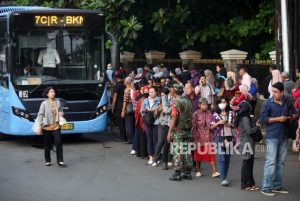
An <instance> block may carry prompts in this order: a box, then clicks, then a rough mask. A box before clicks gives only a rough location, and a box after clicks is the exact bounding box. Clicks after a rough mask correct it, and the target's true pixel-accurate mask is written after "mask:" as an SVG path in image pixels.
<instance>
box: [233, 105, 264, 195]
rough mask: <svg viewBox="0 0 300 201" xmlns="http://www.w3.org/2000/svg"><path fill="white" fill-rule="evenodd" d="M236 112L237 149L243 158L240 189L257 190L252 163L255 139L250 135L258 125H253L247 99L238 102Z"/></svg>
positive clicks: (256, 129) (255, 130) (257, 128)
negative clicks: (238, 135)
mask: <svg viewBox="0 0 300 201" xmlns="http://www.w3.org/2000/svg"><path fill="white" fill-rule="evenodd" d="M239 108H240V109H239V111H238V113H237V117H238V122H239V123H238V125H239V128H240V139H239V150H240V153H241V156H242V159H243V164H242V169H241V189H242V190H246V191H258V190H259V188H257V187H256V186H255V181H254V178H253V165H254V154H255V141H254V139H253V137H252V135H253V134H255V133H256V132H257V131H258V130H259V127H258V126H255V125H254V120H253V119H252V118H251V117H250V113H251V105H250V103H249V102H248V101H247V100H243V101H242V102H241V103H240V104H239Z"/></svg>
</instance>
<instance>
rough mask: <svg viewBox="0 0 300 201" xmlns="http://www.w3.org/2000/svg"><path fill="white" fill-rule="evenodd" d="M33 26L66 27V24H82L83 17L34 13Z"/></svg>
mask: <svg viewBox="0 0 300 201" xmlns="http://www.w3.org/2000/svg"><path fill="white" fill-rule="evenodd" d="M34 20H35V26H44V27H45V26H46V27H52V26H60V27H67V26H83V25H84V24H83V23H84V17H83V16H80V15H76V16H75V15H64V16H58V15H35V16H34Z"/></svg>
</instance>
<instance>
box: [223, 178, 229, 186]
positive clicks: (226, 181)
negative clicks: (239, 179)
mask: <svg viewBox="0 0 300 201" xmlns="http://www.w3.org/2000/svg"><path fill="white" fill-rule="evenodd" d="M229 184H230V181H228V180H227V179H225V180H223V181H222V182H221V185H222V186H227V185H229Z"/></svg>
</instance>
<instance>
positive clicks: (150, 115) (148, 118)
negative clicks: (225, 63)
mask: <svg viewBox="0 0 300 201" xmlns="http://www.w3.org/2000/svg"><path fill="white" fill-rule="evenodd" d="M153 105H155V104H153ZM148 106H149V109H151V107H150V103H149V100H148ZM142 119H143V122H144V124H147V125H152V124H153V123H154V121H155V118H154V112H150V111H147V112H144V114H143V116H142Z"/></svg>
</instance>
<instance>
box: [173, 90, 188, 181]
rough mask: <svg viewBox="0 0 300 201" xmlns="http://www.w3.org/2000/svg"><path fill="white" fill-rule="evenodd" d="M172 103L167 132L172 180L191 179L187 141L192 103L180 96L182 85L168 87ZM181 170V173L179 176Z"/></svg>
mask: <svg viewBox="0 0 300 201" xmlns="http://www.w3.org/2000/svg"><path fill="white" fill-rule="evenodd" d="M170 93H171V95H172V96H173V98H174V99H173V100H174V103H173V105H172V111H171V121H170V128H169V133H168V141H169V142H170V141H172V143H171V148H172V150H173V155H174V169H175V174H174V175H173V176H172V177H171V178H170V180H172V181H181V178H184V179H189V180H191V179H192V175H191V167H192V165H193V161H192V156H191V150H188V147H190V146H189V145H188V143H190V142H191V141H192V135H191V128H192V115H193V114H192V105H191V103H190V101H188V100H187V99H185V98H183V97H182V93H183V86H181V85H179V84H174V85H173V86H172V87H171V88H170ZM181 172H183V175H182V176H181Z"/></svg>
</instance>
